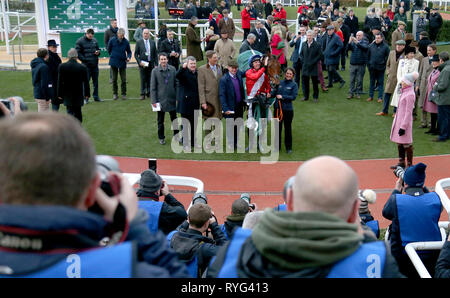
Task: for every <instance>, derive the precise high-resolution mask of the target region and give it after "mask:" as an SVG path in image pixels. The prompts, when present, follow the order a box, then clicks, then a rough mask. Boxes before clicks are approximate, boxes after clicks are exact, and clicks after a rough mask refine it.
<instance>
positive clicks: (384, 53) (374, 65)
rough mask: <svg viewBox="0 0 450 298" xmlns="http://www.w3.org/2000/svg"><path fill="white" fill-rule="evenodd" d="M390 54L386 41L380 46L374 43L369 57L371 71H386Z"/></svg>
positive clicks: (371, 45)
mask: <svg viewBox="0 0 450 298" xmlns="http://www.w3.org/2000/svg"><path fill="white" fill-rule="evenodd" d="M389 53H390V50H389V46H388V45H387V44H386V43H385V42H384V41H383V42H381V43H380V44H377V43H376V42H372V43H371V44H370V45H369V51H368V56H367V65H368V68H369V70H370V69H375V70H380V71H384V70H385V69H386V63H387V60H388V58H389Z"/></svg>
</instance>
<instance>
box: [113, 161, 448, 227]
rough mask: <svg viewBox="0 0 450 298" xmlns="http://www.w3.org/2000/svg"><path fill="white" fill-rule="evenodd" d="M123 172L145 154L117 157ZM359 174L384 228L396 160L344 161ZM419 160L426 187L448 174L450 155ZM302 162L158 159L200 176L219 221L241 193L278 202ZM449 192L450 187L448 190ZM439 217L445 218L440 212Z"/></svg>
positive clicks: (142, 165)
mask: <svg viewBox="0 0 450 298" xmlns="http://www.w3.org/2000/svg"><path fill="white" fill-rule="evenodd" d="M117 160H118V161H119V163H120V167H121V169H122V171H123V172H130V173H141V172H142V171H143V170H145V169H147V167H148V162H147V159H145V158H128V157H117ZM347 162H348V164H349V165H350V166H351V167H352V168H353V169H354V170H355V171H356V173H357V174H358V177H359V183H360V188H361V189H373V190H374V191H375V192H376V193H377V201H376V203H375V204H373V205H370V209H371V212H372V214H373V216H374V217H375V218H376V219H378V220H379V221H380V226H381V227H382V228H385V227H387V226H388V225H389V223H390V221H388V220H385V219H384V218H383V217H382V215H381V211H382V208H383V206H384V204H385V202H386V200H387V199H388V198H389V195H390V193H391V192H392V189H393V187H394V186H395V181H396V177H395V176H394V174H393V173H392V171H391V170H390V169H389V166H390V165H392V164H395V163H396V162H397V160H396V159H380V160H354V161H347ZM418 162H423V163H425V164H426V165H427V166H428V167H427V172H426V174H427V178H426V186H428V187H430V188H433V189H434V186H435V184H436V182H437V181H438V180H439V179H442V178H447V177H450V155H440V156H425V157H415V159H414V163H418ZM300 164H301V162H278V163H276V164H273V165H262V164H260V163H259V162H245V161H192V160H166V159H161V160H158V173H159V174H161V175H176V176H189V177H194V178H198V179H200V180H202V181H203V183H204V185H205V192H206V194H207V196H208V199H209V204H210V205H211V206H212V208H213V210H214V212H215V213H216V215H217V218H218V220H219V223H223V221H224V220H225V218H226V216H227V215H228V214H229V213H230V209H231V203H232V202H233V201H234V200H235V199H237V198H239V196H240V194H241V193H243V192H249V193H250V194H251V195H252V201H253V202H255V203H256V204H257V206H258V208H259V209H264V208H271V207H274V206H276V205H278V204H280V203H282V200H283V199H282V195H281V192H282V189H283V185H284V183H285V181H286V180H287V179H288V178H289V177H290V176H292V175H294V174H295V172H296V170H297V168H298V167H299V166H300ZM174 193H175V194H176V197H177V198H179V199H180V201H181V202H182V203H183V204H184V205H185V206H186V207H187V206H188V205H189V203H190V200H191V198H192V193H193V190H192V189H189V188H176V189H174ZM447 194H448V195H449V197H450V191H447ZM441 220H448V216H447V214H445V212H444V213H443V215H442V217H441Z"/></svg>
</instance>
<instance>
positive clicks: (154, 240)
mask: <svg viewBox="0 0 450 298" xmlns="http://www.w3.org/2000/svg"><path fill="white" fill-rule="evenodd" d="M146 222H147V217H146V213H145V212H143V211H142V212H138V215H137V216H136V218H135V219H134V220H133V221H132V222H131V223H130V226H129V231H128V234H127V237H126V239H125V240H126V241H132V242H134V244H135V246H136V251H135V253H134V254H133V257H134V260H133V263H135V266H134V269H133V270H134V273H135V274H134V275H133V276H134V277H188V276H189V275H188V273H187V270H186V267H185V266H184V264H182V263H180V262H179V260H178V259H177V256H176V254H175V253H174V252H173V251H171V250H170V249H169V248H168V245H167V241H166V239H165V236H164V235H163V233H161V232H159V233H158V234H155V235H152V234H151V233H150V231H149V230H148V228H147V226H146ZM0 227H1V228H0V229H1V230H2V233H3V234H6V233H7V231H9V232H12V233H18V234H21V235H27V232H28V231H31V232H33V233H30V235H36V234H38V235H44V236H46V237H44V236H40V237H39V238H41V237H42V239H43V241H42V243H43V245H42V246H38V247H41V248H40V249H39V250H38V251H36V248H35V250H32V249H31V250H29V251H27V253H23V252H22V251H21V252H15V251H14V250H13V251H6V250H0V259H1V260H2V266H7V267H9V268H11V269H12V271H13V272H14V274H17V275H21V274H25V273H31V272H37V271H42V270H45V269H47V268H48V267H50V266H51V265H53V264H55V263H56V262H58V261H60V260H62V259H64V258H66V257H67V255H69V254H73V253H77V252H79V251H83V250H86V249H91V248H98V247H99V245H98V243H99V241H100V240H101V239H103V238H104V237H105V236H107V233H106V231H108V229H109V228H110V227H111V225H110V224H109V223H107V222H106V221H105V220H104V219H103V217H102V216H99V215H97V214H94V213H92V212H86V211H81V210H77V209H75V208H70V207H64V206H22V205H21V206H15V205H0ZM12 227H14V229H11V228H12ZM19 229H20V230H19ZM16 231H19V232H16ZM48 231H52V234H46V233H47V232H48ZM52 235H53V236H52ZM55 235H56V236H55ZM30 237H32V236H30ZM35 247H36V246H35ZM10 248H11V247H10ZM113 274H114V273H113V272H112V273H111V276H113Z"/></svg>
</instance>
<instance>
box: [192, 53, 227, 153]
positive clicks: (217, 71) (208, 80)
mask: <svg viewBox="0 0 450 298" xmlns="http://www.w3.org/2000/svg"><path fill="white" fill-rule="evenodd" d="M206 58H207V60H208V63H206V64H205V65H202V66H201V67H200V68H199V69H198V94H199V100H200V105H201V108H202V110H203V111H205V110H207V109H208V104H210V105H212V106H213V107H214V113H213V114H212V115H206V116H204V118H205V119H207V118H218V119H222V107H221V104H220V100H219V80H220V78H221V77H222V74H223V73H222V70H221V68H220V66H219V65H218V64H217V62H218V60H219V58H218V57H217V53H216V52H214V51H206ZM210 132H211V131H210V130H208V129H206V130H205V136H206V135H208V134H209V133H210ZM212 137H213V138H215V137H214V136H212ZM216 145H218V144H216ZM205 149H206V150H210V149H211V147H210V144H208V143H206V145H205Z"/></svg>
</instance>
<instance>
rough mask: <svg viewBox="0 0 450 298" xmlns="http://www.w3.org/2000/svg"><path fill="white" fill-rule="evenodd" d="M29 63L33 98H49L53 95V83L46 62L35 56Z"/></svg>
mask: <svg viewBox="0 0 450 298" xmlns="http://www.w3.org/2000/svg"><path fill="white" fill-rule="evenodd" d="M30 65H31V78H32V82H33V95H34V98H35V99H47V100H48V99H51V98H52V97H53V85H52V78H51V74H50V69H49V67H48V65H47V63H46V62H45V61H44V59H42V58H39V57H36V58H34V59H33V60H32V61H31V62H30Z"/></svg>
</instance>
